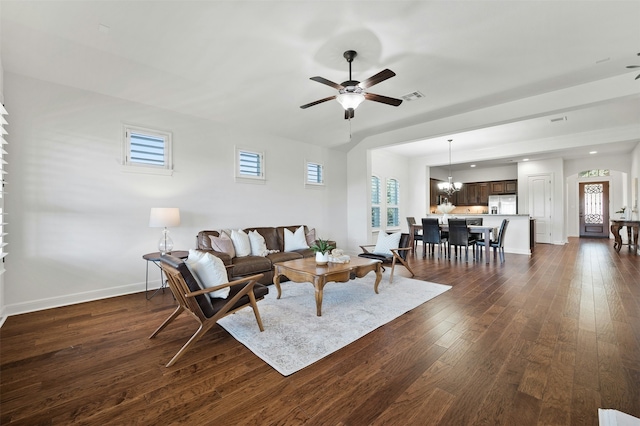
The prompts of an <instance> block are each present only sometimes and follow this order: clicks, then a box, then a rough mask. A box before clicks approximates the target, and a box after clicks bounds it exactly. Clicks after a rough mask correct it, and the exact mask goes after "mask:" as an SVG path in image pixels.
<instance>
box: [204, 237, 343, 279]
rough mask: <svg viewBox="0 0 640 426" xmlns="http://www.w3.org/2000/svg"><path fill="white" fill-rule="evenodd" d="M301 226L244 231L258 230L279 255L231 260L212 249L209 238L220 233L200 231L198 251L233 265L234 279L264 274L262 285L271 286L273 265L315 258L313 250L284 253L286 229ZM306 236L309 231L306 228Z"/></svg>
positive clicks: (268, 245) (268, 247) (270, 247)
mask: <svg viewBox="0 0 640 426" xmlns="http://www.w3.org/2000/svg"><path fill="white" fill-rule="evenodd" d="M300 226H301V225H296V226H278V227H261V228H245V229H244V231H245V232H246V233H249V231H253V230H256V231H258V233H259V234H260V235H262V236H263V237H264V240H265V243H266V245H267V249H269V250H278V252H277V253H271V254H268V255H267V256H265V257H262V256H251V255H249V256H244V257H234V258H231V257H230V256H229V255H228V254H226V253H222V252H219V251H215V250H213V249H212V248H211V239H210V238H209V236H214V237H217V236H219V235H220V234H219V233H218V231H200V232H198V237H197V249H198V250H205V251H208V252H209V253H211V254H213V255H215V256H218V257H219V258H220V259H222V261H223V262H224V264H225V265H233V268H232V269H231V273H230V275H231V276H232V277H246V276H248V275H254V274H264V276H263V277H262V278H261V279H260V280H259V282H260V283H261V284H271V283H272V282H273V264H274V263H276V262H285V261H287V260H293V259H301V258H303V257H314V256H315V253H314V252H313V250H311V249H302V250H296V251H290V252H285V251H284V229H285V228H287V229H288V230H290V231H291V232H295V231H296V229H298V228H300ZM304 231H305V235H306V234H308V232H309V230H308V229H307V226H306V225H305V226H304ZM334 245H335V244H334Z"/></svg>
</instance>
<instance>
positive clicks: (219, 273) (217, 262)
mask: <svg viewBox="0 0 640 426" xmlns="http://www.w3.org/2000/svg"><path fill="white" fill-rule="evenodd" d="M185 263H186V264H187V268H189V270H190V271H191V273H192V274H193V276H194V278H195V279H196V281H197V282H198V285H199V286H200V288H202V289H203V290H204V289H205V288H211V287H215V286H217V285H221V284H226V283H228V282H229V278H228V277H227V268H225V266H224V263H223V262H222V260H221V259H220V258H219V257H216V256H214V255H212V254H211V253H207V252H203V251H198V250H194V249H191V250H189V257H188V258H187V260H186V261H185ZM227 296H229V287H227V288H223V289H221V290H216V291H214V292H211V293H209V297H211V298H212V299H213V298H218V299H226V298H227Z"/></svg>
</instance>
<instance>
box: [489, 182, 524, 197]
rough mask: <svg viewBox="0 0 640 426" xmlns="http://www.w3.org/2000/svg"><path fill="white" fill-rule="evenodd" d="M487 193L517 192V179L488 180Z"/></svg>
mask: <svg viewBox="0 0 640 426" xmlns="http://www.w3.org/2000/svg"><path fill="white" fill-rule="evenodd" d="M489 185H490V186H489V195H502V194H515V193H517V192H518V181H517V180H498V181H495V182H489Z"/></svg>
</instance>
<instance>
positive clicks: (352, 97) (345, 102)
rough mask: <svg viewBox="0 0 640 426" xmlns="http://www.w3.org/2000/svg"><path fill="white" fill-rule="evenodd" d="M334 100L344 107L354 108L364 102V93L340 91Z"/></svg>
mask: <svg viewBox="0 0 640 426" xmlns="http://www.w3.org/2000/svg"><path fill="white" fill-rule="evenodd" d="M336 100H337V101H338V102H339V103H340V105H342V107H343V108H344V109H350V108H352V109H356V108H358V105H360V104H361V103H362V102H364V95H363V94H362V93H352V92H346V93H340V94H339V95H338V96H337V97H336Z"/></svg>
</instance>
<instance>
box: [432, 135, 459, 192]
mask: <svg viewBox="0 0 640 426" xmlns="http://www.w3.org/2000/svg"><path fill="white" fill-rule="evenodd" d="M451 141H452V139H449V177H448V181H447V182H440V183H439V184H438V189H439V190H440V191H441V192H444V193H445V194H447V196H448V197H451V194H453V193H454V192H457V191H460V189H462V183H461V182H454V181H453V177H451Z"/></svg>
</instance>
